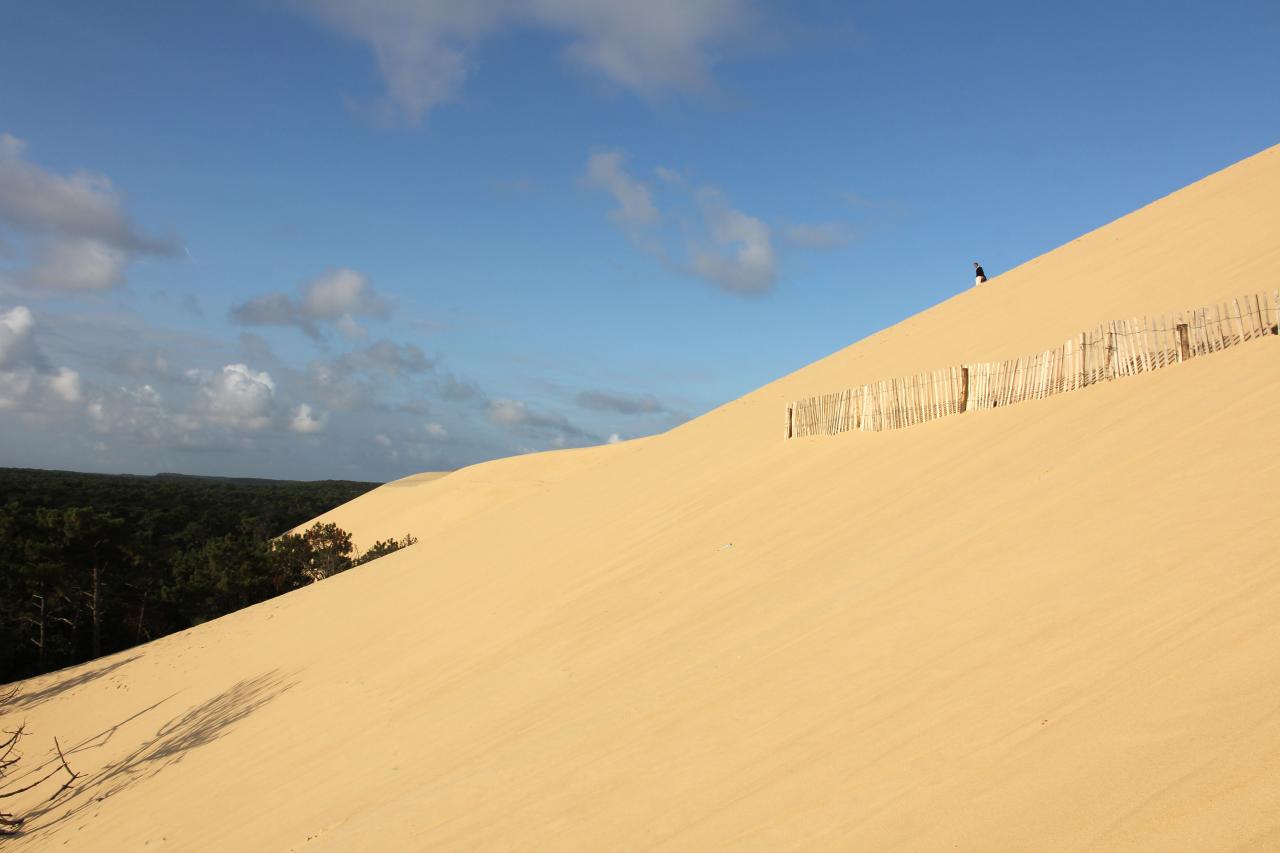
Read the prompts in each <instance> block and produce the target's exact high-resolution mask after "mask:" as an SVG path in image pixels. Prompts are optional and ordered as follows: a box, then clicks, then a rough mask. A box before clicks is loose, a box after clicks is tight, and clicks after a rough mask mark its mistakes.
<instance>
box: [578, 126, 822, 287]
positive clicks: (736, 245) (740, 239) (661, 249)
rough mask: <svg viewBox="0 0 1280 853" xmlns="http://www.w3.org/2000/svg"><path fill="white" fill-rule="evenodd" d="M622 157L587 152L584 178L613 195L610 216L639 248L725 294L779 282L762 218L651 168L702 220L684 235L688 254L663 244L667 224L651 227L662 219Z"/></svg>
mask: <svg viewBox="0 0 1280 853" xmlns="http://www.w3.org/2000/svg"><path fill="white" fill-rule="evenodd" d="M623 161H624V156H623V154H622V153H621V152H619V151H616V150H615V151H603V152H597V153H595V154H592V155H590V157H588V159H587V172H586V177H585V181H586V183H587V185H588V186H591V187H593V188H596V189H600V190H603V191H605V192H607V193H609V194H610V195H611V196H613V199H614V201H616V202H617V204H618V206H617V208H616V209H615V210H613V211H612V212H611V213H610V216H611V217H612V218H613V219H614V221H615V222H617V223H618V224H619V225H620V226H621V227H622V228H623V229H624V230H625V231H626V233H627V236H628V237H630V238H631V240H632V242H633V243H634V244H635V245H636V246H637V247H639V248H640V249H641V250H643V251H645V252H647V253H648V254H650V255H652V256H654V257H656V258H657V259H658V260H660V261H662V263H663V264H665V265H667V266H669V267H671V268H674V269H677V270H680V271H681V272H683V273H685V274H687V275H692V276H694V277H696V278H700V279H702V280H703V281H705V282H708V283H709V284H713V285H715V286H716V287H719V288H721V289H722V290H725V291H728V292H729V293H734V294H737V295H740V296H746V295H752V294H759V293H764V292H766V291H768V290H770V289H772V288H773V286H774V285H775V284H776V283H777V280H778V255H777V252H776V250H775V249H774V245H773V231H772V229H771V228H770V226H769V225H768V224H767V223H766V222H764V221H763V220H761V219H758V218H757V217H754V216H751V215H749V214H747V213H745V212H743V211H741V210H737V209H735V208H733V207H731V206H730V205H729V201H728V198H727V197H726V196H725V194H724V193H723V192H721V191H720V190H718V189H716V188H715V187H701V188H699V189H696V190H694V189H693V188H691V187H689V186H687V185H686V184H685V182H684V180H683V179H682V178H681V177H680V176H679V175H678V174H677V173H676V172H674V171H672V170H671V169H667V168H665V167H662V166H659V167H657V168H656V169H655V170H654V171H655V174H656V175H657V176H658V178H659V179H660V180H661V181H662V182H663V184H664V185H665V186H666V190H667V192H668V193H669V196H668V197H669V198H673V199H674V201H675V202H680V201H683V202H684V203H685V204H686V205H687V204H688V203H690V202H692V203H694V204H695V205H696V209H697V216H698V219H699V220H700V225H701V228H700V230H699V231H698V232H696V233H694V234H693V235H692V236H688V235H686V241H687V243H688V248H687V250H686V252H687V254H686V255H684V256H683V257H682V256H681V255H679V254H677V253H674V252H671V251H669V250H668V248H666V246H667V245H668V244H670V243H672V242H674V240H673V236H672V234H671V233H669V232H670V231H671V228H670V227H668V228H660V227H655V226H656V225H657V224H658V223H659V222H660V221H661V220H662V218H663V217H662V213H661V212H660V211H659V209H658V207H657V205H656V204H655V203H654V201H653V193H652V191H651V189H650V187H649V186H648V185H647V184H645V183H643V182H641V181H638V180H636V179H635V178H633V177H632V176H631V175H630V174H628V173H627V171H626V169H625V168H624V167H623ZM807 236H814V235H812V234H809V235H807Z"/></svg>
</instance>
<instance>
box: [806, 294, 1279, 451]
mask: <svg viewBox="0 0 1280 853" xmlns="http://www.w3.org/2000/svg"><path fill="white" fill-rule="evenodd" d="M1277 323H1280V290H1277V291H1275V292H1273V293H1271V294H1267V293H1259V294H1251V295H1247V296H1242V297H1240V298H1239V299H1234V300H1232V301H1231V302H1224V303H1222V304H1220V305H1210V306H1208V307H1206V308H1197V309H1195V310H1192V311H1183V312H1180V313H1177V314H1165V315H1163V316H1159V317H1134V318H1131V319H1129V320H1113V321H1112V322H1110V323H1103V324H1102V325H1100V326H1098V327H1097V328H1095V329H1092V330H1091V331H1088V332H1081V333H1080V334H1079V335H1077V336H1075V337H1074V338H1070V339H1069V340H1067V341H1066V342H1065V343H1063V344H1062V346H1059V347H1056V348H1054V349H1049V350H1045V351H1044V352H1041V353H1036V354H1035V355H1029V356H1026V357H1025V358H1016V359H1012V360H1010V361H997V362H986V363H982V364H964V365H959V366H956V367H944V368H942V369H940V370H932V371H929V372H927V373H917V374H916V375H914V376H906V377H902V378H898V379H885V380H883V381H880V382H874V383H872V384H870V385H862V386H859V387H857V388H849V389H847V390H845V391H838V392H836V393H833V394H823V395H821V396H818V397H809V398H807V399H804V400H797V401H795V402H793V403H790V404H788V405H787V431H786V437H787V438H798V437H800V436H807V435H834V434H836V433H839V432H847V431H849V430H860V431H862V432H879V431H880V430H886V429H900V428H902V427H908V426H914V425H915V424H919V423H924V422H925V421H931V420H936V419H937V418H941V417H946V416H947V415H957V414H960V413H961V412H969V411H973V410H975V409H994V408H996V407H997V406H1008V405H1010V404H1012V403H1020V402H1022V401H1023V400H1035V399H1039V398H1041V397H1048V396H1050V395H1052V394H1061V393H1063V392H1065V391H1075V390H1078V389H1080V388H1084V387H1086V386H1088V385H1093V384H1094V383H1096V382H1103V381H1108V380H1111V379H1116V378H1118V377H1121V376H1134V375H1136V374H1139V373H1146V372H1148V371H1151V370H1157V369H1159V368H1161V367H1168V366H1169V365H1171V364H1179V363H1181V362H1183V361H1185V360H1187V359H1189V358H1195V357H1198V356H1202V355H1209V354H1210V353H1215V352H1218V351H1219V350H1223V349H1226V348H1227V347H1231V346H1236V345H1237V344H1241V343H1244V342H1245V341H1249V340H1253V339H1255V338H1261V337H1265V336H1268V335H1276V334H1277Z"/></svg>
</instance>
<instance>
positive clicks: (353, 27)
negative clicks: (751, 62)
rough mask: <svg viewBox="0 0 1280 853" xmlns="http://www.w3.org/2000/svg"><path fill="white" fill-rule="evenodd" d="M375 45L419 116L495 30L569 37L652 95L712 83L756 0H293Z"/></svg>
mask: <svg viewBox="0 0 1280 853" xmlns="http://www.w3.org/2000/svg"><path fill="white" fill-rule="evenodd" d="M292 2H293V5H294V6H295V7H297V8H299V9H300V10H302V11H303V12H305V13H309V14H311V15H313V16H315V17H316V18H318V19H319V20H321V21H322V22H324V23H325V24H326V25H327V26H329V27H331V28H332V29H334V30H336V31H337V32H339V33H342V34H343V35H346V36H348V37H350V38H352V39H355V40H357V41H360V42H364V43H366V44H368V45H369V46H370V47H372V48H373V52H374V55H375V57H376V59H377V63H378V69H379V71H380V72H381V73H382V77H383V79H384V80H385V82H386V85H387V94H388V97H389V98H390V102H391V104H393V105H394V107H395V109H397V110H398V111H399V112H400V113H401V114H402V115H403V116H404V117H405V118H407V119H408V120H409V121H410V122H413V123H417V122H418V121H420V120H421V119H422V118H423V117H424V116H425V115H426V114H427V113H428V112H430V111H431V110H432V109H434V108H435V107H437V106H439V105H440V104H442V103H445V102H447V101H449V100H450V99H452V98H453V97H454V96H455V95H456V93H457V91H458V90H459V89H460V88H461V86H462V84H463V81H464V80H465V79H466V75H467V71H468V65H469V57H470V54H471V52H472V49H473V48H474V46H475V45H476V44H477V43H479V42H480V41H481V40H482V39H484V38H485V37H489V36H492V35H494V34H495V33H497V32H498V31H500V30H503V29H507V28H511V27H521V26H523V27H533V28H537V29H542V30H551V31H553V32H556V33H560V34H563V35H564V36H566V37H567V38H568V44H567V46H566V49H565V52H566V56H567V57H568V58H569V60H570V61H571V62H572V63H573V64H574V65H576V66H578V67H579V68H582V69H583V70H585V71H587V72H588V73H590V74H592V75H595V76H598V77H601V78H603V79H604V80H606V81H609V82H611V83H614V84H616V85H618V86H621V87H622V88H624V89H627V90H629V91H632V92H635V93H637V94H640V95H643V96H646V97H652V96H655V95H658V94H661V93H662V92H665V91H671V90H676V91H679V90H685V91H688V90H696V89H700V88H704V87H706V86H707V84H708V76H709V75H708V66H709V65H710V57H711V52H712V49H713V45H716V44H717V43H719V42H723V41H726V40H728V39H730V38H732V37H735V36H737V35H739V34H741V31H742V30H743V29H744V22H746V21H748V20H749V19H750V15H749V11H750V7H749V4H748V0H648V2H645V3H632V2H625V0H613V2H609V0H526V2H514V0H470V2H465V3H458V2H452V1H451V0H363V2H360V3H351V2H348V0H292Z"/></svg>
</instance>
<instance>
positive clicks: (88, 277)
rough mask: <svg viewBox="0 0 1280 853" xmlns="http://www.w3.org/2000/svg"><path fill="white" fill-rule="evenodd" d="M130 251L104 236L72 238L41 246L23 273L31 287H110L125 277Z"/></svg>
mask: <svg viewBox="0 0 1280 853" xmlns="http://www.w3.org/2000/svg"><path fill="white" fill-rule="evenodd" d="M128 265H129V254H128V253H127V252H125V251H123V250H121V249H117V248H114V247H112V246H109V245H108V244H106V243H103V242H102V241H100V240H93V239H79V238H71V239H66V240H59V241H56V242H53V243H48V244H45V245H43V246H40V247H39V248H38V249H36V250H35V259H34V263H33V264H32V265H31V268H30V269H28V270H26V271H25V272H23V273H22V274H20V275H19V277H18V281H19V283H20V284H23V285H25V286H27V287H33V288H42V289H47V290H79V291H95V290H108V289H110V288H112V287H115V286H116V285H118V284H120V283H121V282H123V281H124V271H125V268H126V267H127V266H128Z"/></svg>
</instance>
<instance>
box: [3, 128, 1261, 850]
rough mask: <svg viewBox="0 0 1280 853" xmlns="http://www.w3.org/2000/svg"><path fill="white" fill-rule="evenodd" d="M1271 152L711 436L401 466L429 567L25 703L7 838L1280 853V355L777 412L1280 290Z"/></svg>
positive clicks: (393, 574) (290, 605)
mask: <svg viewBox="0 0 1280 853" xmlns="http://www.w3.org/2000/svg"><path fill="white" fill-rule="evenodd" d="M1277 222H1280V149H1277V148H1273V149H1270V150H1268V151H1265V152H1263V153H1261V154H1259V155H1257V156H1255V157H1253V158H1250V159H1249V160H1246V161H1244V162H1242V163H1240V164H1237V165H1236V166H1234V167H1232V168H1230V169H1228V170H1226V171H1223V172H1220V173H1218V174H1216V175H1213V176H1211V177H1209V178H1207V179H1205V180H1204V181H1202V182H1200V183H1197V184H1195V185H1193V186H1191V187H1189V188H1187V189H1185V190H1183V191H1181V192H1179V193H1176V194H1174V195H1172V196H1169V197H1167V198H1164V199H1162V200H1160V201H1158V202H1156V203H1154V204H1152V205H1150V206H1148V207H1146V208H1143V209H1142V210H1140V211H1137V212H1136V213H1134V214H1132V215H1130V216H1128V217H1125V218H1124V219H1121V220H1119V221H1117V222H1115V223H1112V224H1110V225H1108V226H1106V227H1104V228H1102V229H1099V230H1098V231H1095V232H1093V233H1090V234H1088V235H1085V236H1083V237H1081V238H1079V239H1077V240H1074V241H1072V242H1070V243H1068V244H1066V245H1065V246H1063V247H1062V248H1060V249H1057V250H1055V251H1053V252H1050V253H1049V254H1047V255H1044V256H1042V257H1040V258H1037V259H1035V260H1034V261H1031V262H1030V263H1028V264H1025V265H1024V266H1022V267H1019V268H1018V269H1016V270H1013V271H1011V272H1009V273H1006V274H1004V275H1002V276H1000V277H998V278H996V279H994V280H993V281H992V282H991V283H990V284H988V285H986V286H983V287H982V288H979V289H974V290H969V291H966V292H964V293H961V294H959V295H957V296H956V297H954V298H952V299H950V300H948V301H947V302H945V303H943V304H940V305H938V306H935V307H934V308H932V309H930V310H928V311H925V312H923V313H921V314H919V315H917V316H915V317H912V318H910V319H908V320H906V321H904V322H902V323H900V324H898V325H896V326H894V327H892V328H889V329H886V330H884V331H882V332H880V333H878V334H876V335H873V336H871V337H870V338H867V339H866V340H863V341H860V342H859V343H857V344H855V345H853V346H851V347H849V348H848V349H845V350H843V351H841V352H839V353H836V354H835V355H833V356H831V357H829V358H827V359H824V360H822V361H820V362H818V363H816V364H813V365H811V366H809V367H807V368H805V369H803V370H800V371H798V372H796V373H794V374H792V375H790V376H787V377H785V378H783V379H781V380H779V381H777V382H775V383H772V384H770V385H768V386H766V387H764V388H762V389H760V390H758V391H756V392H754V393H752V394H749V395H747V396H746V397H743V398H742V399H740V400H736V401H734V402H731V403H729V404H727V405H725V406H723V407H721V408H719V409H717V410H715V411H714V412H711V413H710V414H708V415H706V416H704V417H702V418H699V419H697V420H695V421H692V422H690V423H688V424H686V425H684V426H683V427H680V428H679V429H676V430H673V431H671V432H669V433H666V434H664V435H660V436H655V437H653V438H649V439H644V440H639V441H632V442H626V443H623V444H620V445H611V446H605V447H598V448H592V449H588V450H574V451H564V452H557V453H548V454H539V455H535V456H525V457H519V458H513V459H506V460H500V461H497V462H492V463H488V464H484V465H478V466H475V467H473V468H469V469H466V470H462V471H458V472H455V473H452V474H450V475H449V476H448V477H445V478H442V479H435V480H431V481H423V480H416V481H415V480H413V478H410V480H409V481H399V482H398V483H393V484H390V485H388V486H386V487H383V488H381V489H378V490H375V491H374V492H371V493H370V494H368V495H366V496H364V497H362V498H360V499H358V500H356V501H353V502H352V503H350V504H347V505H346V506H344V507H341V508H339V509H338V510H335V511H334V512H332V513H330V514H328V516H326V517H327V518H329V519H331V520H334V521H337V522H338V523H339V524H341V525H343V526H344V527H347V528H348V529H350V530H352V531H353V532H354V533H355V534H356V537H357V539H358V540H359V541H360V542H361V543H368V542H372V541H373V540H374V539H378V538H386V537H389V536H400V535H403V534H404V533H406V532H412V533H413V534H414V535H416V536H417V537H419V540H420V541H419V543H418V544H417V545H415V546H413V547H412V548H410V549H408V550H405V551H402V552H399V553H396V554H394V555H392V556H390V557H387V558H384V559H382V560H379V561H377V562H375V563H373V564H370V565H368V566H365V567H362V568H360V569H357V570H354V571H351V572H348V573H346V574H344V575H340V576H338V577H335V578H332V579H330V580H328V581H325V582H322V583H320V584H316V585H314V586H312V587H309V588H306V589H304V590H301V591H298V592H296V593H292V594H290V595H287V596H284V597H282V598H279V599H276V600H273V601H269V602H266V603H264V604H261V605H258V606H256V607H253V608H250V609H248V610H245V611H242V612H240V613H236V614H233V615H231V616H228V617H225V618H223V619H219V620H217V621H216V622H213V623H210V624H207V625H204V626H201V627H200V628H197V629H194V630H191V631H188V632H185V633H182V634H179V635H174V636H171V637H168V638H165V639H162V640H160V641H157V642H155V643H152V644H150V645H148V646H145V647H142V648H139V649H135V650H132V651H129V652H125V653H123V654H121V655H117V656H115V657H113V658H108V659H105V660H102V661H98V662H94V663H90V664H86V665H84V666H82V667H79V668H76V669H73V670H67V671H64V672H61V673H56V674H53V675H50V676H45V677H42V678H39V679H34V680H32V681H31V682H29V683H28V684H26V685H25V686H24V689H25V690H26V691H27V697H28V700H27V704H26V707H24V708H23V709H22V713H23V714H24V715H25V716H26V717H27V718H28V719H29V721H30V723H31V728H32V729H33V730H34V731H37V732H39V733H41V734H45V733H49V734H52V733H57V734H59V736H60V737H61V738H62V741H63V743H64V744H66V743H68V742H69V743H73V744H76V745H77V746H76V750H75V752H74V755H73V761H74V763H75V764H76V766H77V768H78V769H80V770H82V771H85V772H87V773H88V774H89V778H87V779H86V780H84V781H83V782H82V784H81V785H80V787H79V790H78V791H77V792H76V794H75V796H74V797H73V798H72V799H70V800H69V801H67V802H63V803H61V804H58V805H56V806H54V807H53V808H52V809H50V810H49V811H48V812H47V813H46V814H44V815H43V816H41V817H39V818H37V819H35V820H33V822H32V826H33V831H32V832H31V833H30V834H29V835H28V836H27V837H26V838H24V839H20V840H18V841H16V842H13V843H12V846H13V848H14V849H15V850H26V849H31V850H36V849H60V850H61V849H65V850H139V849H144V848H145V849H153V848H159V849H173V850H183V851H187V850H226V849H236V850H247V851H283V850H308V851H312V850H317V851H323V850H490V849H493V850H584V851H588V850H589V851H600V850H707V849H725V848H732V849H758V850H778V849H847V850H914V851H920V850H975V851H990V850H1038V851H1051V850H1151V851H1172V850H1276V849H1280V770H1278V769H1277V768H1280V538H1278V537H1277V524H1276V518H1277V517H1280V445H1278V443H1277V437H1278V436H1280V427H1278V426H1277V425H1278V424H1280V339H1277V338H1266V339H1263V340H1260V341H1256V342H1252V343H1248V344H1245V345H1243V346H1240V347H1238V348H1236V349H1232V350H1228V351H1227V352H1224V353H1221V354H1217V355H1214V356H1211V357H1207V358H1203V359H1197V360H1193V361H1191V362H1189V363H1187V364H1185V365H1180V366H1178V367H1175V368H1170V369H1168V370H1162V371H1158V372H1156V373H1152V374H1146V375H1143V376H1139V377H1135V378H1132V379H1126V380H1124V381H1122V382H1115V383H1109V384H1106V385H1102V386H1097V387H1093V388H1089V389H1086V390H1083V391H1080V392H1077V393H1072V394H1065V395H1061V396H1057V397H1053V398H1050V399H1047V400H1041V401H1033V402H1028V403H1024V404H1020V405H1018V406H1013V407H1010V408H1007V409H1000V410H996V411H990V412H978V413H968V414H965V415H962V416H959V417H952V418H946V419H943V420H939V421H935V422H932V423H927V424H924V425H921V426H917V427H913V428H912V429H909V430H897V431H891V432H885V433H849V434H844V435H840V436H835V437H816V438H806V439H799V440H794V441H783V440H782V439H781V425H782V408H781V407H782V405H783V404H784V403H785V401H787V400H790V399H795V398H797V397H801V396H806V395H809V394H815V393H822V392H826V391H831V390H836V389H839V388H844V387H849V386H850V385H855V384H859V383H862V382H867V381H873V380H875V379H879V378H883V377H885V376H892V375H900V374H903V373H908V372H913V371H916V370H922V369H929V368H932V367H936V366H939V365H943V364H949V363H958V362H960V361H964V360H969V361H973V360H984V359H997V358H1003V357H1008V356H1012V355H1017V354H1020V353H1023V352H1031V351H1036V350H1038V349H1040V348H1043V347H1044V346H1046V345H1049V344H1051V343H1054V342H1056V341H1059V340H1061V339H1063V338H1065V337H1066V336H1067V335H1069V334H1071V333H1073V332H1075V331H1076V330H1078V329H1081V328H1087V327H1089V326H1091V325H1092V324H1094V323H1096V322H1098V321H1100V320H1103V319H1106V318H1110V317H1123V316H1132V315H1134V314H1142V313H1148V312H1155V311H1167V310H1171V309H1174V308H1177V307H1178V306H1180V305H1183V306H1186V307H1190V306H1193V305H1199V304H1202V303H1207V302H1212V301H1214V300H1220V299H1223V298H1226V297H1231V296H1234V295H1238V294H1241V293H1245V292H1252V291H1256V290H1260V289H1262V288H1264V287H1275V286H1277V285H1280V228H1277V227H1276V224H1277Z"/></svg>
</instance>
